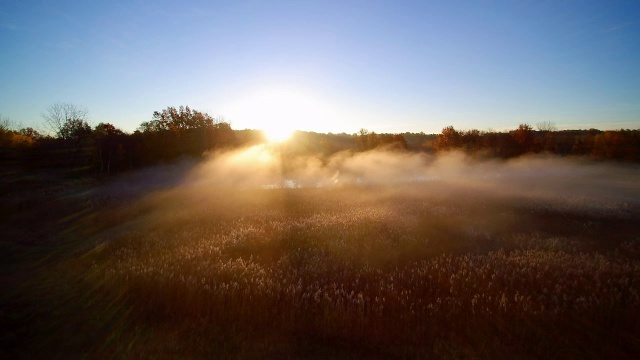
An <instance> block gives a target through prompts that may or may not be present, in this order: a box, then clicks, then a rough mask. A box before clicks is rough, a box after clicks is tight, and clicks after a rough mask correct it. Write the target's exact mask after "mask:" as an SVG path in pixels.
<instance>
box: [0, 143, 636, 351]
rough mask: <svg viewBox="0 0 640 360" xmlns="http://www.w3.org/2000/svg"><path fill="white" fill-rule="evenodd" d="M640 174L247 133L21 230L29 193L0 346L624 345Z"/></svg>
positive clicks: (10, 247)
mask: <svg viewBox="0 0 640 360" xmlns="http://www.w3.org/2000/svg"><path fill="white" fill-rule="evenodd" d="M285 165H286V166H285ZM638 180H640V172H638V169H637V168H636V167H633V166H626V165H625V166H622V165H606V164H594V163H581V162H577V161H573V160H571V161H570V160H566V159H564V160H559V159H553V158H520V159H518V160H513V161H476V160H473V161H472V160H470V159H469V158H467V157H465V156H463V155H460V154H449V155H446V156H445V155H441V156H438V157H431V156H427V155H416V154H402V153H394V152H379V151H374V152H368V153H361V154H355V155H354V154H342V155H340V156H334V157H332V158H331V159H329V160H327V161H320V160H318V159H311V158H306V159H298V161H297V162H295V163H293V165H292V163H290V162H287V164H283V163H282V162H280V161H279V160H278V156H277V151H276V150H274V149H269V148H266V147H256V148H250V149H244V150H238V151H235V152H230V153H218V154H215V155H211V157H210V158H209V160H207V161H206V162H204V163H184V164H182V165H173V166H165V167H159V168H154V169H147V170H145V171H143V172H138V173H131V174H128V175H126V176H122V177H118V178H114V179H110V180H108V181H105V182H102V183H98V184H90V185H87V184H82V183H74V184H67V186H66V187H65V186H61V187H59V188H56V189H53V190H51V191H50V192H44V193H41V194H35V195H33V196H35V199H33V200H31V201H33V202H38V203H43V202H42V201H43V199H48V200H47V202H44V204H48V210H46V211H50V212H51V211H53V212H54V213H55V214H56V215H55V216H57V218H56V219H57V220H56V221H52V222H51V223H44V222H43V223H42V227H41V230H38V229H37V228H31V229H29V230H27V228H30V227H32V224H30V223H29V222H28V221H27V220H29V219H31V220H33V217H34V216H38V214H39V215H40V216H42V214H41V213H38V214H36V213H33V211H35V210H33V209H32V208H31V207H30V205H29V203H28V202H27V200H25V199H28V197H26V196H20V197H18V198H16V199H14V200H13V201H14V202H13V206H15V207H16V208H18V209H22V210H19V211H14V212H13V213H11V214H8V212H7V215H8V216H11V217H12V219H13V220H15V221H14V222H13V224H18V225H16V226H18V228H17V230H20V229H22V230H23V231H24V233H21V234H18V233H17V232H16V231H17V230H16V228H14V232H13V233H12V234H14V236H13V239H14V241H12V242H11V243H9V242H4V243H3V248H4V249H3V253H4V255H3V256H5V257H6V259H4V260H5V261H4V262H3V263H4V264H5V265H4V271H3V273H4V274H5V275H4V276H3V286H4V287H5V288H7V289H9V290H8V291H7V292H6V293H5V295H4V296H3V298H2V305H3V306H2V309H3V313H2V321H3V323H4V324H3V325H4V326H3V328H4V329H5V330H3V331H4V333H3V334H2V343H3V348H4V349H5V350H6V353H7V354H10V355H11V356H12V357H34V356H35V357H41V356H45V357H48V358H69V357H90V358H123V357H125V358H545V359H546V358H618V359H619V358H634V357H635V356H636V355H637V354H638V352H639V351H640V337H639V335H638V334H640V322H639V321H640V311H639V309H640V232H639V230H638V229H639V228H638V225H637V224H638V223H639V220H640V212H639V207H638V199H640V197H639V195H640V194H639V193H638V192H639V190H640V189H639V188H638V186H637V184H638V183H639V182H638ZM20 204H22V205H20ZM41 211H42V210H41ZM20 224H22V225H20ZM20 226H21V227H20ZM5 227H7V229H3V231H9V229H8V226H6V225H5ZM34 236H35V237H38V236H39V237H38V239H39V240H38V241H37V244H33V242H34V241H33V239H34ZM30 241H31V242H30Z"/></svg>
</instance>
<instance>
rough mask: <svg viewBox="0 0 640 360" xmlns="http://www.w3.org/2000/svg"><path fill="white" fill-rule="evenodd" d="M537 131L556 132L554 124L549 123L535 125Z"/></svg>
mask: <svg viewBox="0 0 640 360" xmlns="http://www.w3.org/2000/svg"><path fill="white" fill-rule="evenodd" d="M536 128H538V131H557V130H558V128H557V127H556V124H554V123H553V122H551V121H542V122H539V123H537V124H536Z"/></svg>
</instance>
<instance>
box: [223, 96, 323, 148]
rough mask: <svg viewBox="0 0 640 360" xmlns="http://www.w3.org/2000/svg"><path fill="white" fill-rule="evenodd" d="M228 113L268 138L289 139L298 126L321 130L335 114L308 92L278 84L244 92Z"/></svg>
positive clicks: (280, 140) (302, 128)
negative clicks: (248, 93)
mask: <svg viewBox="0 0 640 360" xmlns="http://www.w3.org/2000/svg"><path fill="white" fill-rule="evenodd" d="M228 113H229V115H230V116H231V117H233V118H234V119H236V120H237V121H238V122H241V123H244V124H247V126H248V128H253V129H258V130H262V131H264V134H265V137H266V138H267V140H268V141H269V142H283V141H286V140H288V139H289V138H290V137H291V135H292V134H293V133H294V132H295V131H296V130H316V131H318V130H319V128H320V129H322V128H324V125H326V124H327V123H329V122H330V121H331V118H332V117H333V116H332V115H333V114H331V113H330V111H329V106H327V105H326V104H325V103H323V102H321V101H320V100H318V99H317V98H316V97H314V96H312V95H310V93H309V92H305V91H304V90H301V89H298V88H291V87H277V86H274V87H269V88H265V89H262V90H260V91H257V92H254V93H252V94H251V95H248V96H245V97H244V98H242V100H240V101H238V102H236V103H234V104H233V105H232V107H231V108H230V110H229V111H228Z"/></svg>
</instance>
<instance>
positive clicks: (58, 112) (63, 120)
mask: <svg viewBox="0 0 640 360" xmlns="http://www.w3.org/2000/svg"><path fill="white" fill-rule="evenodd" d="M88 117H89V111H88V110H87V109H86V108H83V107H78V106H76V105H74V104H70V103H55V104H53V105H51V106H50V107H49V108H48V109H47V112H45V113H43V114H42V118H43V119H44V123H45V126H46V127H47V129H48V130H50V131H52V132H53V133H54V134H55V135H56V136H57V137H59V138H62V139H66V137H67V136H68V135H69V134H68V129H69V127H70V125H71V124H74V123H75V124H78V123H87V118H88Z"/></svg>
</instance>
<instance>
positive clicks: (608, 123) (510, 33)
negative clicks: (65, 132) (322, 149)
mask: <svg viewBox="0 0 640 360" xmlns="http://www.w3.org/2000/svg"><path fill="white" fill-rule="evenodd" d="M56 102H69V103H73V104H76V105H78V106H81V107H85V108H87V109H88V110H89V112H90V121H91V123H92V124H93V125H95V124H97V123H99V122H109V123H112V124H114V125H116V126H117V127H120V128H122V129H124V130H126V131H133V130H134V129H135V128H136V127H137V126H138V125H139V124H140V123H141V122H143V121H148V120H150V118H151V115H152V113H153V111H156V110H162V109H163V108H166V107H167V106H179V105H189V106H191V107H192V108H195V109H197V110H201V111H206V112H208V113H209V114H211V115H213V116H216V117H217V116H223V117H224V118H225V120H227V121H229V122H230V123H231V124H232V126H233V128H235V129H244V128H268V127H270V126H273V124H280V125H282V124H286V125H287V126H293V127H295V128H298V129H301V130H312V131H319V132H347V133H353V132H356V131H358V129H360V128H367V129H369V130H373V131H377V132H405V131H411V132H420V131H424V132H427V133H439V132H440V131H441V129H442V128H443V127H444V126H447V125H453V126H454V127H456V128H459V129H470V128H477V129H481V130H486V129H494V130H503V129H512V128H516V127H517V126H518V124H520V123H525V122H526V123H529V124H531V125H535V124H536V123H538V122H542V121H551V122H554V123H555V124H556V125H557V126H558V127H559V128H561V129H568V128H571V129H581V128H591V127H595V128H600V129H615V128H631V129H638V128H640V2H639V1H608V0H598V1H561V0H552V1H517V0H512V1H491V0H484V1H473V0H469V1H453V0H447V1H426V0H425V1H372V0H371V1H350V0H341V1H329V0H324V1H275V0H270V1H223V2H214V1H186V0H184V1H156V0H154V1H151V0H148V1H146V0H145V1H143V0H127V1H97V0H95V1H94V0H78V1H67V0H33V1H32V0H4V1H2V2H0V114H1V115H2V116H3V117H4V118H9V119H11V120H12V121H14V122H18V123H21V124H22V125H23V126H34V127H41V128H42V122H43V121H42V118H41V114H42V113H43V112H45V111H46V109H47V108H48V107H49V106H50V105H52V104H53V103H56Z"/></svg>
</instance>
